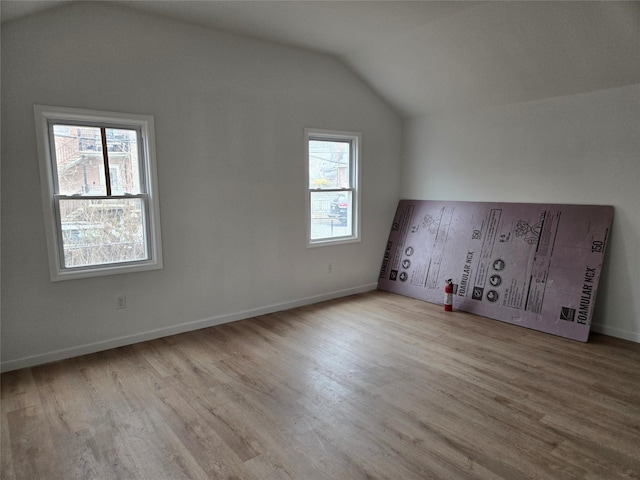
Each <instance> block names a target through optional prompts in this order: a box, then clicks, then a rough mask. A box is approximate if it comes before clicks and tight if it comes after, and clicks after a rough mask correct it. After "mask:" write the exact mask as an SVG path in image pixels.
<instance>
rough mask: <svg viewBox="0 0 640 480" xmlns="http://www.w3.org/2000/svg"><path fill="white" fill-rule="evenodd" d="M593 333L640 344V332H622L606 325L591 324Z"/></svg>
mask: <svg viewBox="0 0 640 480" xmlns="http://www.w3.org/2000/svg"><path fill="white" fill-rule="evenodd" d="M591 331H592V332H596V333H602V334H603V335H609V336H610V337H616V338H622V339H623V340H630V341H632V342H636V343H640V333H638V332H630V331H629V330H622V329H620V328H614V327H608V326H606V325H600V324H596V323H592V324H591Z"/></svg>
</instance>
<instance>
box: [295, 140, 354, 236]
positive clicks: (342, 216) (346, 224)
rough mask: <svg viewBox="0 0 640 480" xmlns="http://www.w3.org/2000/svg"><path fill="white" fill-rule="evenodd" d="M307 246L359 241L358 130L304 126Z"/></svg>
mask: <svg viewBox="0 0 640 480" xmlns="http://www.w3.org/2000/svg"><path fill="white" fill-rule="evenodd" d="M305 138H306V153H307V162H306V163H307V181H308V195H307V205H308V208H307V212H308V224H307V225H308V228H307V230H308V235H307V241H308V245H309V246H318V245H327V244H336V243H347V242H354V241H359V238H360V230H359V225H360V222H359V206H360V193H359V189H358V183H359V172H360V168H359V162H360V148H361V134H360V133H354V132H335V131H328V130H316V129H305Z"/></svg>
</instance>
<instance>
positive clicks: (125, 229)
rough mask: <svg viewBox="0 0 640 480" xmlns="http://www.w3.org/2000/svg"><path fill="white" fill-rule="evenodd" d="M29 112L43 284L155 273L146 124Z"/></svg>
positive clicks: (55, 110) (158, 263) (135, 118)
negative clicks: (42, 233)
mask: <svg viewBox="0 0 640 480" xmlns="http://www.w3.org/2000/svg"><path fill="white" fill-rule="evenodd" d="M35 110H36V122H37V124H38V127H39V128H38V134H39V135H38V146H39V151H40V158H41V162H40V167H41V182H42V185H43V205H44V209H45V227H46V230H47V245H48V249H49V256H50V267H51V279H52V280H62V279H66V278H78V277H87V276H97V275H105V274H113V273H124V272H131V271H141V270H150V269H156V268H161V267H162V255H161V248H160V223H159V222H160V219H159V211H158V210H159V209H158V200H157V194H156V192H157V180H156V176H155V157H154V146H153V117H150V116H142V115H129V114H113V113H108V112H94V111H85V110H78V109H66V108H60V107H42V106H36V108H35Z"/></svg>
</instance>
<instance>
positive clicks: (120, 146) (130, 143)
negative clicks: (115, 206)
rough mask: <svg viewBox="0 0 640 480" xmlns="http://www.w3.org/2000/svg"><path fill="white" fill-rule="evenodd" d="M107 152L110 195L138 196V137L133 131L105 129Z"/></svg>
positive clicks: (139, 191)
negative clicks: (126, 194) (128, 194)
mask: <svg viewBox="0 0 640 480" xmlns="http://www.w3.org/2000/svg"><path fill="white" fill-rule="evenodd" d="M105 135H106V137H107V152H108V157H109V177H110V178H111V194H112V195H123V194H125V193H130V194H134V195H135V194H138V193H141V190H140V167H139V166H138V135H137V132H136V131H135V130H123V129H115V128H107V129H106V130H105Z"/></svg>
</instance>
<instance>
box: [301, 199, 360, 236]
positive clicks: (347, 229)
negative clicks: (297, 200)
mask: <svg viewBox="0 0 640 480" xmlns="http://www.w3.org/2000/svg"><path fill="white" fill-rule="evenodd" d="M351 194H352V192H351V190H348V191H345V192H311V240H319V239H321V238H337V237H345V236H349V235H352V228H351V225H352V222H351V211H352V195H351Z"/></svg>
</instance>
